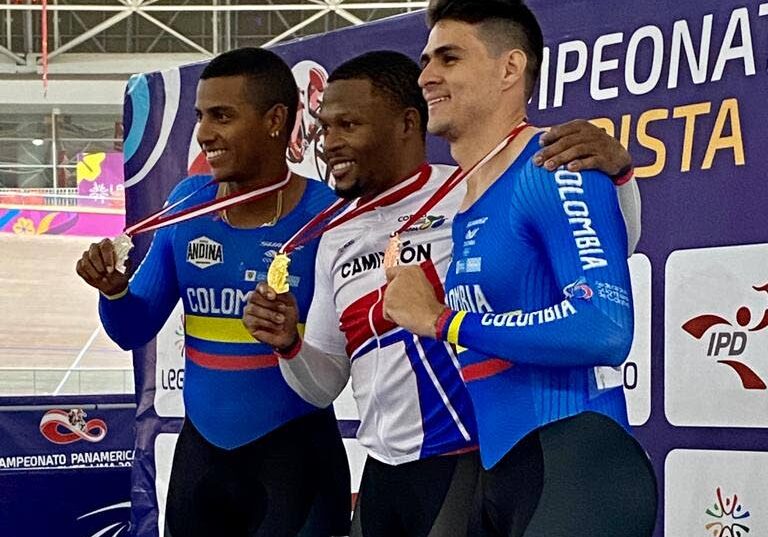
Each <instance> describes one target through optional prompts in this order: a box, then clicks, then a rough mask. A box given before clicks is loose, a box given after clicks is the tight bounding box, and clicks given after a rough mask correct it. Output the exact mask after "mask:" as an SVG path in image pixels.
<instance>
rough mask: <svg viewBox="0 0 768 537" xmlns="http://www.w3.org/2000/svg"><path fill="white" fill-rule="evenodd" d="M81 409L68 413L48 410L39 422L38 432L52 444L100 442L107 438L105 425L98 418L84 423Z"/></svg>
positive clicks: (74, 409)
mask: <svg viewBox="0 0 768 537" xmlns="http://www.w3.org/2000/svg"><path fill="white" fill-rule="evenodd" d="M87 415H88V414H86V413H85V411H84V410H83V409H82V408H73V409H71V410H70V411H68V412H67V411H64V410H49V411H48V412H46V413H45V415H44V416H43V419H41V420H40V432H41V433H42V434H43V436H44V437H45V438H47V439H48V440H49V441H51V442H53V443H54V444H71V443H73V442H78V441H80V440H85V441H86V442H92V443H96V442H101V441H102V440H104V437H106V436H107V424H106V423H104V420H100V419H98V418H95V419H92V420H88V421H85V417H86V416H87Z"/></svg>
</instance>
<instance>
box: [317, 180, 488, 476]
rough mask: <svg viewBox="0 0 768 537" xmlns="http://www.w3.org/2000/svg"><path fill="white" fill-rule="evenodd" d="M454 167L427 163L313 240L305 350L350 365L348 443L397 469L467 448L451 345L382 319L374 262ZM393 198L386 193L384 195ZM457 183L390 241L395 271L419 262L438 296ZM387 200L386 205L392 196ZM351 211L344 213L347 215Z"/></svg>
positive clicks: (469, 420) (468, 422) (458, 195)
mask: <svg viewBox="0 0 768 537" xmlns="http://www.w3.org/2000/svg"><path fill="white" fill-rule="evenodd" d="M454 170H455V168H454V167H451V166H439V165H436V166H431V167H430V171H429V173H423V174H417V175H416V176H414V177H412V178H410V179H407V180H406V181H404V182H402V183H400V184H398V185H397V186H396V187H394V188H393V189H391V190H390V191H388V192H386V193H384V194H382V196H380V197H390V203H388V204H387V205H384V206H380V207H377V208H375V209H373V210H371V211H369V212H366V213H363V214H361V215H359V216H357V217H355V218H353V219H352V220H350V221H348V222H346V223H344V224H342V225H340V226H339V227H337V228H335V229H332V230H330V231H328V232H326V233H325V235H323V237H322V239H321V242H320V247H319V249H318V254H317V263H316V269H315V291H314V297H313V301H312V306H311V308H310V311H309V314H308V317H307V324H306V333H305V335H304V341H305V344H307V345H310V346H311V347H313V348H315V349H318V350H320V351H323V352H324V353H327V354H331V355H337V356H343V355H345V356H347V357H348V359H349V360H351V371H350V375H351V379H352V390H353V395H354V398H355V402H356V404H357V409H358V412H359V416H360V421H361V424H360V428H359V429H358V435H357V436H358V440H359V441H360V442H361V444H362V445H363V446H364V447H365V448H367V450H368V451H369V453H370V455H371V456H373V457H374V458H376V459H378V460H380V461H382V462H385V463H387V464H402V463H405V462H410V461H413V460H418V459H422V458H426V457H430V456H434V455H442V454H446V453H452V452H457V451H460V450H465V449H468V448H472V447H474V446H475V445H476V440H475V438H476V434H475V427H476V426H475V418H474V415H473V411H472V405H471V402H470V399H469V394H468V392H467V390H466V388H465V386H464V383H463V381H462V379H461V375H460V372H459V365H458V361H457V359H456V356H455V353H454V350H453V348H452V347H451V346H450V345H448V344H446V343H444V342H439V341H436V340H434V339H432V338H422V337H417V336H414V335H413V334H411V333H409V332H407V331H405V330H404V329H402V328H400V327H398V326H396V325H395V324H394V323H391V322H390V321H387V320H386V319H384V316H383V310H382V301H383V290H384V287H385V285H386V277H385V272H384V266H383V260H384V249H385V248H386V246H387V241H388V238H389V234H390V233H391V232H393V231H395V230H397V229H399V228H400V227H401V226H402V225H403V223H404V222H405V221H406V220H407V219H408V217H409V216H410V215H412V214H414V213H415V212H416V211H417V210H418V209H419V208H421V207H422V206H423V205H424V203H425V201H426V200H427V199H428V198H429V197H430V196H431V195H432V194H433V193H434V191H435V190H436V189H437V188H438V187H439V186H440V185H441V184H443V183H444V182H445V180H446V179H447V178H448V176H449V175H450V174H451V173H452V172H453V171H454ZM393 192H397V194H396V195H394V196H390V195H391V194H392V193H393ZM464 193H465V187H464V185H460V186H459V187H457V188H455V189H454V190H453V191H452V192H450V193H449V194H448V195H447V196H446V197H445V198H443V199H442V200H440V202H438V203H437V205H435V206H434V207H433V208H432V209H431V210H429V211H428V213H427V214H426V215H425V216H424V217H422V218H420V219H419V220H418V221H417V222H415V223H414V224H413V225H412V226H410V228H409V229H408V230H406V231H404V232H403V233H402V234H401V235H400V241H401V248H400V258H399V261H400V264H402V265H413V264H420V265H421V266H422V267H423V268H424V270H425V272H426V274H427V276H428V278H429V279H430V281H431V282H432V283H433V285H434V286H435V289H436V290H437V291H438V295H439V297H440V298H441V299H442V297H443V287H442V283H441V282H442V281H443V280H444V278H445V272H446V270H447V268H448V264H449V261H450V255H451V224H452V221H453V217H454V215H455V214H456V211H457V209H458V207H459V204H460V202H461V200H462V198H463V197H464ZM392 198H393V199H392ZM354 208H355V204H352V207H350V208H349V209H348V210H354Z"/></svg>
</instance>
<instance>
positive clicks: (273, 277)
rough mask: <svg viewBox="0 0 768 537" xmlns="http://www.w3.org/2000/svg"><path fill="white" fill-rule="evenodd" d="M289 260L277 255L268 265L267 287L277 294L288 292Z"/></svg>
mask: <svg viewBox="0 0 768 537" xmlns="http://www.w3.org/2000/svg"><path fill="white" fill-rule="evenodd" d="M290 264H291V259H290V258H289V257H288V256H287V255H285V254H283V253H280V254H277V255H276V256H275V258H274V259H273V260H272V262H271V263H270V264H269V270H267V285H269V286H270V287H271V288H272V289H274V290H275V292H276V293H277V294H282V293H287V292H288V291H289V290H290V286H289V285H288V275H289V274H288V265H290Z"/></svg>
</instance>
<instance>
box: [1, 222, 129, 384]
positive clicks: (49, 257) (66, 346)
mask: <svg viewBox="0 0 768 537" xmlns="http://www.w3.org/2000/svg"><path fill="white" fill-rule="evenodd" d="M91 242H92V239H91V238H85V237H66V236H56V235H41V236H21V235H13V234H6V233H0V312H2V313H1V314H0V367H33V368H40V367H47V368H50V367H57V368H58V367H63V368H69V367H72V365H73V363H74V362H75V360H76V358H77V357H78V355H79V354H80V353H81V351H82V349H83V347H84V346H85V345H86V343H87V342H88V340H89V339H90V338H91V336H92V334H93V332H94V331H95V330H96V328H97V327H100V322H99V316H98V312H97V302H98V300H97V297H98V294H97V291H96V290H95V289H93V288H91V287H89V286H87V285H86V284H85V282H83V281H82V280H81V279H80V278H79V277H78V276H77V274H76V273H75V263H76V261H77V259H79V257H80V256H81V255H82V252H83V251H84V250H85V249H86V248H87V247H88V245H89V244H90V243H91ZM79 367H83V368H100V367H121V368H129V367H131V357H130V353H127V352H124V351H122V350H121V349H120V348H119V347H118V346H117V345H116V344H115V343H113V342H112V341H111V340H110V339H109V338H108V337H107V336H106V334H104V331H103V329H101V330H99V333H98V335H97V336H96V338H95V339H94V341H93V343H92V344H91V345H90V347H89V348H88V349H87V351H86V352H85V353H84V354H83V356H82V359H81V360H80V362H79ZM63 374H64V372H56V373H55V374H54V373H50V374H49V376H50V378H48V377H44V381H45V382H48V383H49V384H52V385H53V386H54V387H55V386H57V385H58V383H59V382H60V381H61V379H62V377H63ZM104 375H107V373H104ZM115 375H117V374H116V373H112V374H111V375H109V376H111V377H115ZM90 377H91V378H90V380H89V381H87V382H86V384H94V383H96V384H97V385H98V384H99V382H100V381H99V380H98V379H96V380H93V375H92V374H91V375H90ZM84 378H85V377H84ZM84 378H83V379H81V380H84ZM75 380H76V379H73V382H74V381H75ZM102 380H104V383H103V384H104V386H102V388H106V387H107V386H106V385H107V384H109V385H112V384H113V381H112V380H109V379H107V378H106V377H105V378H103V379H102ZM26 384H28V380H27V378H26V377H24V376H23V375H21V374H20V373H13V374H10V373H8V372H0V395H7V394H11V393H13V394H18V393H23V392H25V391H26V392H29V388H28V387H26ZM38 384H39V382H38ZM67 387H68V388H69V389H67V390H64V391H66V392H68V393H72V392H76V391H78V389H77V386H76V385H72V386H67ZM99 388H100V387H99V386H95V387H90V386H84V387H83V391H89V392H90V391H94V390H95V391H98V392H103V391H104V390H102V389H99ZM115 389H119V388H115ZM38 391H39V389H38ZM120 391H122V390H120Z"/></svg>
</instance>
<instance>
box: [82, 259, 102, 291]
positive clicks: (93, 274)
mask: <svg viewBox="0 0 768 537" xmlns="http://www.w3.org/2000/svg"><path fill="white" fill-rule="evenodd" d="M78 263H79V265H80V272H79V274H82V275H83V276H84V277H85V279H86V281H87V282H88V283H90V284H94V285H95V284H98V283H99V282H100V281H101V279H102V278H103V277H104V273H103V272H99V271H98V270H97V269H96V267H95V266H94V264H93V263H92V262H91V257H90V255H88V254H86V255H85V256H83V258H82V259H80V261H79V262H78Z"/></svg>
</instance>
